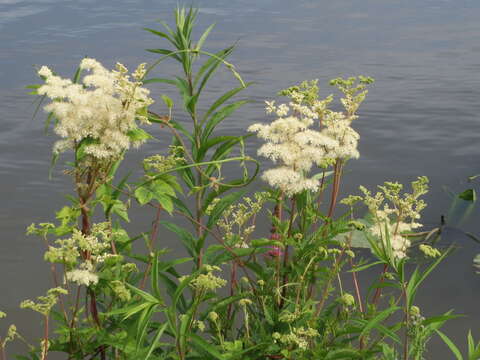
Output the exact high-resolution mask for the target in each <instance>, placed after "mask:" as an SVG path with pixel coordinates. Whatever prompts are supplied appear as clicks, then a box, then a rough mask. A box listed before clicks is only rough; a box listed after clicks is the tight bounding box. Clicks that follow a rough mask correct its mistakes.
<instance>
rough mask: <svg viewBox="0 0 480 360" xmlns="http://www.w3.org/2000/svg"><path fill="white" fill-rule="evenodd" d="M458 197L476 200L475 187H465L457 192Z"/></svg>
mask: <svg viewBox="0 0 480 360" xmlns="http://www.w3.org/2000/svg"><path fill="white" fill-rule="evenodd" d="M458 197H459V198H460V199H462V200H465V201H471V202H475V201H477V193H476V192H475V189H467V190H465V191H464V192H462V193H460V194H458Z"/></svg>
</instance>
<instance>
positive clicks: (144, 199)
mask: <svg viewBox="0 0 480 360" xmlns="http://www.w3.org/2000/svg"><path fill="white" fill-rule="evenodd" d="M134 194H135V198H136V199H137V201H138V202H139V203H140V205H145V204H147V203H148V202H150V201H151V200H152V199H153V192H152V191H151V190H150V189H149V188H148V186H139V187H137V188H136V189H135V192H134Z"/></svg>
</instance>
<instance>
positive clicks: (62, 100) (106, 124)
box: [37, 58, 153, 159]
mask: <svg viewBox="0 0 480 360" xmlns="http://www.w3.org/2000/svg"><path fill="white" fill-rule="evenodd" d="M80 70H81V71H83V72H87V75H85V76H84V77H83V78H82V79H81V82H79V83H73V82H72V81H71V80H70V79H63V78H61V77H60V76H57V75H55V74H54V73H53V72H52V71H51V70H50V69H49V68H48V67H46V66H42V67H41V69H40V70H39V71H38V74H39V75H40V76H41V77H42V78H43V79H44V80H45V84H44V85H42V86H41V87H40V88H39V89H38V91H37V92H38V94H39V95H45V96H47V97H48V98H50V99H51V100H52V102H51V103H50V104H48V105H46V106H45V108H44V109H45V111H46V112H48V113H50V112H51V113H53V115H54V116H55V118H56V119H57V120H58V122H57V124H56V125H55V128H54V131H55V133H56V134H57V135H59V136H60V137H61V138H62V140H59V141H57V142H56V143H55V145H54V152H56V153H61V152H63V151H65V150H67V149H74V148H75V146H76V145H79V144H80V143H81V142H82V141H83V140H85V141H87V142H88V143H87V144H86V146H85V148H84V152H85V154H88V155H91V156H93V157H95V158H97V159H106V158H111V157H116V156H118V155H120V154H121V153H122V152H123V151H124V150H127V149H128V148H130V146H131V145H134V146H138V145H140V144H141V143H142V142H143V141H144V140H139V139H138V137H136V138H135V139H132V138H131V134H132V131H134V130H136V129H137V124H136V121H135V120H136V119H138V120H140V121H141V122H144V123H147V122H148V121H147V118H146V117H145V116H144V115H145V114H146V108H147V107H148V106H149V105H150V104H152V103H153V100H152V99H151V98H150V97H149V90H148V89H145V88H143V87H142V82H141V79H142V78H143V76H144V74H145V64H141V65H139V67H138V68H137V69H136V70H135V72H134V73H133V74H132V79H130V75H128V70H127V68H125V66H123V65H122V64H119V63H117V66H116V70H112V71H109V70H107V69H106V68H104V67H103V66H102V64H100V63H99V62H98V61H96V60H94V59H90V58H85V59H83V60H82V62H81V63H80ZM142 114H143V115H142Z"/></svg>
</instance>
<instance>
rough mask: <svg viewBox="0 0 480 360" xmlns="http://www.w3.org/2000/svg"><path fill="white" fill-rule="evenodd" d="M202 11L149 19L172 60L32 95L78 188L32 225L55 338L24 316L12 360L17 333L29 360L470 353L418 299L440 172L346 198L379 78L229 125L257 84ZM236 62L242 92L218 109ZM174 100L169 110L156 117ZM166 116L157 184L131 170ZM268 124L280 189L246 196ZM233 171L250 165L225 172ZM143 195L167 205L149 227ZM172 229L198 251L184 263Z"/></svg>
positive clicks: (96, 67)
mask: <svg viewBox="0 0 480 360" xmlns="http://www.w3.org/2000/svg"><path fill="white" fill-rule="evenodd" d="M197 15H198V11H197V10H195V9H193V8H190V9H186V8H178V9H176V11H175V21H174V24H173V25H169V24H167V23H163V22H162V23H161V25H162V28H161V29H150V28H149V29H146V30H147V31H149V32H150V33H152V34H154V35H155V36H157V37H158V38H159V40H161V41H162V42H163V44H166V45H165V46H164V45H163V44H162V45H160V46H161V47H159V48H155V49H149V50H148V51H149V52H150V53H153V54H155V56H159V57H158V58H156V59H155V60H153V62H152V63H151V64H150V65H147V64H141V65H139V66H138V68H137V69H136V70H135V71H134V72H133V73H131V74H129V72H128V70H127V69H126V68H125V67H124V66H123V65H121V64H117V65H116V67H115V69H113V70H108V69H107V68H106V67H104V66H103V65H101V64H100V63H99V62H98V61H96V60H94V59H92V58H85V59H83V60H81V62H80V65H79V67H78V69H77V71H76V72H75V75H74V76H73V78H72V79H66V78H62V77H61V76H59V75H58V74H56V73H54V72H53V71H52V70H50V69H49V68H47V67H45V66H44V67H41V68H40V69H39V71H38V75H39V76H40V78H41V79H42V81H43V83H42V84H40V85H35V86H30V87H31V88H33V89H34V91H33V92H34V94H36V95H39V96H40V97H41V99H42V100H43V101H48V103H47V104H46V105H45V107H44V109H45V111H46V112H47V113H48V118H47V125H48V124H51V126H52V127H53V131H54V133H55V134H56V135H57V136H58V137H59V138H60V139H58V140H57V141H56V142H55V144H54V147H53V159H54V162H53V163H54V164H55V162H56V160H57V159H58V158H59V156H60V155H62V156H64V157H68V156H70V159H69V160H71V161H68V162H66V167H67V169H66V170H65V174H66V175H69V176H71V177H72V179H73V189H72V194H73V195H72V194H70V195H69V197H68V198H69V200H70V203H69V204H67V205H65V206H64V207H63V208H62V209H60V210H59V211H58V212H57V213H56V215H55V219H54V220H53V221H51V222H43V223H38V224H32V225H31V226H29V228H28V229H27V233H28V234H29V235H35V236H38V237H39V238H40V239H41V240H42V241H43V242H44V243H45V253H44V259H45V261H47V262H48V263H49V264H50V272H51V278H52V282H53V284H52V288H51V289H50V290H47V291H46V295H45V296H40V297H38V299H37V300H36V301H32V300H25V301H24V302H22V303H21V304H20V306H21V307H22V308H24V309H27V310H33V311H35V312H37V313H39V314H40V315H41V316H42V319H43V336H42V337H41V339H40V340H39V341H36V342H35V344H37V345H29V344H28V342H27V341H26V340H25V339H24V338H23V337H22V336H20V335H19V332H18V331H17V329H16V327H15V326H13V325H12V326H11V327H10V328H9V330H8V332H7V334H6V335H5V336H3V337H2V338H0V350H1V352H0V354H1V357H0V360H5V359H6V352H5V347H6V344H7V343H10V342H11V341H15V340H20V341H23V342H25V343H26V344H27V346H28V349H27V355H22V356H20V357H19V359H23V360H25V359H30V360H39V359H41V360H46V359H47V358H48V357H49V356H50V354H52V353H54V352H57V353H61V354H62V355H61V356H63V357H64V358H67V359H71V360H73V359H101V360H105V359H112V360H132V359H142V360H148V359H158V360H199V359H202V360H203V359H217V360H265V359H289V360H302V359H325V360H329V359H363V360H370V359H372V360H373V359H389V360H398V359H403V360H407V359H409V360H422V359H426V358H427V357H428V352H429V345H430V343H429V340H430V339H431V338H432V337H434V336H439V337H440V338H441V339H442V340H443V341H444V342H445V343H446V345H447V346H448V348H450V350H451V351H452V352H453V353H454V354H455V356H456V358H457V359H463V357H462V355H461V352H460V351H459V349H458V348H457V347H456V345H455V344H453V342H452V341H451V340H450V339H449V338H448V337H447V335H446V334H444V333H443V332H442V331H441V330H440V328H441V327H442V326H443V325H444V323H445V322H446V321H447V320H450V319H452V318H454V317H455V315H454V314H453V313H452V312H447V313H445V314H440V315H434V316H429V315H428V314H427V312H428V311H426V310H424V308H423V307H422V306H421V304H418V303H417V302H416V294H417V292H418V290H419V288H420V286H421V285H422V283H423V282H424V281H425V279H426V278H427V277H428V275H429V274H430V273H431V272H432V271H433V270H434V268H435V267H436V266H438V265H439V264H440V262H441V261H443V260H444V259H445V258H446V257H447V255H448V253H449V252H450V250H446V251H445V250H441V249H439V248H437V247H435V244H434V241H432V238H433V237H434V236H433V235H434V234H435V233H436V230H435V229H433V230H432V229H422V230H423V231H421V232H419V230H420V229H421V228H422V225H421V212H422V210H423V209H424V208H425V206H426V204H425V202H424V200H423V199H422V197H423V196H424V195H425V194H426V193H427V191H428V179H427V178H426V177H419V178H418V179H417V180H415V181H413V182H412V183H411V191H406V192H405V191H404V189H403V185H401V184H399V183H397V182H393V181H391V182H385V183H384V184H383V185H380V186H379V187H378V191H377V192H375V193H373V192H372V191H370V190H368V189H367V188H365V187H363V186H360V192H359V194H354V195H350V196H348V197H346V198H344V199H343V200H341V201H340V202H339V201H338V197H339V191H340V184H341V180H342V177H343V174H344V168H345V166H346V165H347V164H348V161H349V160H354V159H357V158H359V157H360V153H359V151H358V144H359V141H360V134H359V133H358V132H357V130H355V129H356V123H357V121H360V120H359V119H360V118H361V117H360V115H361V110H360V105H361V104H362V103H363V102H364V101H365V100H366V96H367V92H368V90H367V87H368V86H370V85H372V84H373V79H372V78H370V77H366V76H358V77H348V78H336V79H333V80H332V81H331V82H330V85H331V86H333V88H334V89H335V91H336V92H339V93H340V99H339V103H340V106H341V107H342V110H334V109H337V108H338V105H337V107H335V105H334V100H335V96H334V95H333V94H330V95H328V96H326V97H321V96H320V95H319V84H318V81H317V80H310V81H304V82H302V83H300V84H299V85H294V86H291V87H289V88H287V89H284V90H281V91H280V92H279V93H278V96H281V97H282V98H283V99H286V100H285V101H279V100H268V101H266V112H267V115H268V116H269V117H270V119H271V121H268V119H262V120H261V121H260V122H258V123H256V124H253V125H251V126H249V127H248V132H249V133H248V134H234V135H228V134H227V135H226V134H222V135H219V134H218V131H217V129H218V126H219V125H220V124H221V123H222V122H224V121H228V120H229V119H230V118H231V117H239V118H240V116H241V115H239V113H238V112H237V110H238V109H240V108H241V107H242V106H243V105H246V104H247V103H248V101H247V100H245V99H240V100H236V99H235V96H237V95H238V94H240V93H241V91H242V90H244V89H245V88H246V87H248V86H250V83H248V82H245V81H244V80H243V78H242V76H241V75H240V73H239V72H238V71H237V70H236V68H235V66H234V65H233V64H231V63H230V62H228V61H227V59H228V56H229V55H230V54H231V53H232V51H233V50H234V46H229V47H226V48H224V49H220V50H218V49H217V50H213V51H207V50H205V47H206V45H205V43H206V40H207V38H208V36H209V35H210V33H211V32H212V30H213V28H214V26H213V25H211V26H209V27H208V28H207V29H206V30H204V32H203V33H202V34H201V35H200V36H197V34H196V24H195V22H196V17H197ZM163 61H174V62H176V63H178V65H179V69H180V71H179V74H178V75H177V76H175V77H173V78H165V77H162V75H161V64H162V63H163ZM220 67H224V68H225V69H226V70H227V71H228V72H229V73H230V74H231V75H233V79H232V81H233V82H234V83H235V86H236V87H233V88H232V89H231V90H228V91H227V92H226V93H224V94H219V96H218V97H217V98H216V99H215V100H214V101H213V102H211V103H206V102H205V101H204V98H203V94H204V91H205V89H207V88H208V84H209V82H210V79H211V78H212V77H213V76H214V75H215V73H216V71H217V69H218V68H220ZM150 83H159V84H162V85H165V86H174V88H176V90H177V91H178V95H179V98H180V104H179V105H178V106H177V107H175V106H176V105H175V104H174V102H173V100H172V99H171V98H170V97H168V96H166V95H165V94H151V93H150V91H149V90H148V89H147V87H148V84H150ZM165 91H167V90H165ZM157 97H158V98H161V99H162V103H163V105H162V110H160V112H161V113H154V112H152V111H151V110H150V109H149V106H150V105H151V104H152V103H153V99H156V98H157ZM179 111H183V112H184V113H185V115H186V116H183V117H178V118H176V116H175V115H176V114H177V113H178V112H179ZM261 116H262V115H261V114H259V117H261ZM180 119H186V120H180ZM365 121H368V119H366V120H365ZM151 124H157V125H160V126H157V130H158V128H159V129H160V131H161V132H160V135H158V136H168V137H169V138H171V144H170V146H168V147H165V148H160V149H158V151H157V153H156V154H150V155H149V156H146V157H145V158H144V159H143V161H142V162H141V164H138V166H139V169H140V170H143V173H142V172H140V173H141V174H142V175H141V176H140V177H139V178H137V179H132V176H131V175H130V174H127V175H126V176H124V177H119V175H118V173H119V172H118V169H119V168H120V167H121V166H122V160H123V157H124V155H125V153H126V152H127V151H128V150H129V149H131V148H132V147H138V146H139V145H141V144H142V143H144V142H146V141H154V140H155V137H153V136H152V135H150V134H149V133H147V131H146V130H145V129H144V127H145V128H149V127H148V126H149V125H151ZM150 128H152V127H150ZM150 131H153V130H150ZM254 134H255V135H257V137H258V138H259V139H260V140H261V141H262V144H261V145H260V146H259V148H258V150H257V155H258V156H260V157H262V158H264V159H267V160H269V161H270V164H268V165H267V166H268V168H266V169H265V170H262V172H261V179H259V180H261V181H258V182H256V183H255V184H256V185H257V187H258V186H261V187H263V188H264V189H263V191H256V190H258V189H248V188H246V186H247V185H249V184H250V183H252V181H253V180H255V178H256V176H257V174H258V173H259V172H260V162H259V161H258V160H255V159H254V158H253V157H251V156H249V155H247V154H246V150H245V148H246V147H245V142H246V141H247V139H248V137H249V136H252V135H254ZM228 163H230V164H237V165H240V170H241V171H240V173H235V174H233V175H232V174H231V173H230V172H227V171H225V170H224V165H225V164H228ZM272 164H273V165H272ZM57 166H58V165H57ZM249 190H250V192H251V193H252V194H250V195H248V194H247V191H249ZM133 202H136V203H138V205H139V206H145V207H149V208H151V209H152V210H153V215H152V217H153V219H152V221H151V226H150V227H148V228H146V229H144V230H143V231H142V232H141V233H139V234H136V235H130V233H129V224H128V223H129V221H130V212H131V211H132V203H133ZM338 203H340V204H341V205H340V206H337V205H338ZM340 211H342V213H340ZM177 220H178V221H177ZM265 224H266V226H265ZM259 225H264V226H259ZM166 236H175V237H176V239H178V240H179V242H181V244H182V245H183V247H184V249H185V255H184V256H183V255H182V256H179V257H172V255H171V253H170V251H169V249H166V248H164V246H163V244H162V240H164V239H165V237H166ZM137 240H140V241H137ZM142 240H143V243H142ZM135 242H137V243H135ZM360 247H364V248H365V247H366V248H368V249H369V250H370V252H369V254H367V255H365V252H361V251H360V250H359V249H358V248H360ZM362 254H363V256H362ZM419 258H421V259H422V261H421V262H418V263H416V260H417V259H419ZM407 265H408V266H407ZM366 269H370V270H376V271H378V276H376V277H375V279H374V280H373V282H365V281H362V278H361V277H360V275H361V274H362V271H364V270H366ZM4 316H5V315H4V313H2V312H0V318H2V317H4ZM52 322H53V324H52ZM467 341H468V359H471V360H473V359H477V358H478V354H479V348H480V346H479V345H478V344H475V342H474V340H473V337H472V335H471V334H469V335H468V338H467Z"/></svg>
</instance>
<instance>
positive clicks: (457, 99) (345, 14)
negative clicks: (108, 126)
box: [0, 0, 480, 358]
mask: <svg viewBox="0 0 480 360" xmlns="http://www.w3.org/2000/svg"><path fill="white" fill-rule="evenodd" d="M176 3H177V1H173V0H164V1H154V0H130V1H127V0H115V1H113V0H104V1H101V2H99V1H95V0H75V1H66V0H30V1H27V0H0V120H1V132H0V152H1V154H2V155H1V158H0V175H1V178H0V179H1V180H0V181H1V182H2V184H1V185H2V186H1V187H0V192H1V199H2V205H3V206H2V207H1V209H0V228H1V229H2V240H1V242H0V273H2V275H3V276H2V279H1V281H0V294H1V297H0V299H1V307H2V310H5V311H6V312H8V313H10V315H11V316H10V321H13V319H20V320H19V321H17V320H15V321H16V322H17V323H18V324H19V327H20V328H22V327H23V328H25V327H26V328H28V321H29V319H30V314H25V312H19V311H17V310H15V308H16V306H17V304H18V303H19V302H20V301H21V300H23V299H25V298H29V297H34V296H36V295H38V294H40V293H42V292H43V291H44V289H45V288H46V287H47V286H48V283H47V281H48V279H47V277H46V276H45V277H40V276H39V275H38V274H42V271H44V273H45V274H46V273H47V272H46V270H47V267H46V266H45V265H44V264H43V263H42V253H43V246H42V244H41V243H39V242H38V241H37V240H35V239H32V238H26V237H25V235H24V229H25V228H26V226H27V225H28V224H30V223H31V222H32V221H48V220H51V218H52V216H53V213H54V211H55V210H58V209H59V208H60V206H61V205H62V204H63V203H64V202H65V200H64V198H63V194H65V192H66V191H68V189H69V186H70V183H69V180H68V179H66V178H64V177H62V176H61V167H58V170H57V171H56V174H55V176H54V178H53V180H50V181H49V180H48V173H47V168H48V164H49V159H50V148H51V145H52V143H53V137H52V136H45V135H44V134H43V124H42V121H41V119H40V118H37V119H35V120H32V114H33V112H34V109H35V104H33V99H32V98H31V97H29V96H28V95H26V91H25V89H24V85H26V84H31V83H34V82H35V81H36V79H35V76H34V68H33V66H34V65H42V64H48V65H51V66H52V67H53V68H55V69H56V70H57V71H58V72H59V73H60V74H62V75H64V76H67V75H69V74H71V73H72V72H73V69H74V67H75V65H76V64H78V62H79V61H80V59H81V58H82V57H84V56H92V57H96V58H98V59H99V60H100V61H102V62H104V63H105V64H107V65H109V66H111V65H113V64H114V62H115V61H121V62H123V63H125V64H126V65H127V66H129V67H133V66H135V65H136V64H138V63H139V62H143V61H152V60H153V59H154V57H153V56H152V54H148V53H147V52H145V51H144V49H146V48H155V47H160V46H161V45H164V44H159V40H158V38H155V37H153V36H151V35H150V34H148V33H146V32H145V31H142V30H141V28H142V27H156V26H157V24H156V23H155V21H157V20H158V19H162V20H170V19H171V11H172V9H173V7H174V6H175V5H176ZM195 4H197V5H198V6H200V7H201V8H202V10H201V14H200V18H199V21H200V24H199V25H200V27H205V26H206V25H208V24H209V23H212V22H217V29H216V31H215V32H213V33H212V35H211V38H210V43H209V46H210V47H211V49H213V50H215V49H219V48H220V47H222V46H226V45H229V44H231V43H233V42H235V41H237V40H239V44H238V49H237V51H236V53H235V54H234V56H233V59H232V60H233V62H234V63H235V64H236V65H237V67H238V69H239V70H240V72H241V73H242V75H243V76H244V77H245V79H246V80H249V81H250V80H253V81H255V82H256V85H255V86H252V87H251V88H249V89H248V90H247V91H246V94H247V95H248V97H249V98H251V99H253V100H254V103H253V104H251V105H249V106H248V107H246V108H244V111H242V112H241V113H239V114H237V115H236V118H234V119H232V121H231V122H230V123H228V122H227V123H226V124H225V125H224V128H223V129H222V131H225V132H229V133H234V134H240V133H243V132H244V129H245V128H246V127H247V126H248V125H249V124H251V123H252V122H254V121H258V120H259V119H262V118H263V110H262V107H263V105H262V103H263V100H265V99H267V98H270V97H272V95H273V94H275V93H276V91H277V90H279V89H281V88H285V87H287V86H289V85H291V84H292V83H294V82H298V81H300V80H304V79H311V78H319V79H320V82H321V84H322V83H323V84H325V81H326V80H328V79H330V78H333V77H336V76H339V75H343V76H348V75H356V74H365V75H370V76H372V77H374V78H376V80H377V82H376V84H375V85H374V86H373V87H372V89H371V91H370V94H369V96H368V98H367V101H366V102H365V103H364V105H363V107H362V111H361V113H360V115H361V118H360V119H359V121H358V122H357V127H358V130H359V132H360V133H361V135H362V139H361V145H360V152H361V158H360V160H358V161H355V162H351V163H350V164H349V169H350V170H351V172H350V173H349V174H348V175H347V177H346V180H345V184H344V192H352V191H355V189H356V187H357V185H358V184H364V185H366V186H367V187H370V188H372V187H373V186H374V185H375V184H378V183H382V182H383V181H384V180H391V179H396V180H399V181H401V182H404V183H405V182H409V181H411V180H412V179H413V178H414V177H416V176H417V175H427V176H429V177H430V179H431V184H432V191H431V195H430V196H429V199H428V201H429V204H430V206H429V207H428V208H427V210H426V219H425V221H426V223H429V224H431V225H432V226H437V225H438V222H439V219H440V215H441V214H445V213H446V212H447V211H448V207H449V204H450V199H449V198H448V196H447V195H446V194H445V193H444V192H443V191H442V185H447V186H449V187H452V188H456V187H458V189H456V190H462V189H461V186H460V185H459V183H460V182H461V181H464V179H466V178H467V176H469V175H472V174H476V173H479V172H480V169H479V165H478V164H479V162H478V159H479V158H480V146H478V143H479V141H478V137H479V135H478V134H479V131H478V129H479V121H480V119H479V118H478V114H479V112H480V111H479V110H480V109H479V108H480V105H479V104H480V102H479V101H478V99H479V98H480V78H479V76H478V73H479V70H480V56H479V53H480V46H479V44H478V41H477V39H478V36H479V34H480V23H479V22H478V16H479V15H480V3H479V2H478V1H476V0H455V1H453V0H452V1H439V0H404V1H395V0H392V1H390V0H389V1H385V0H365V1H362V2H352V1H347V0H336V1H327V0H321V1H312V0H299V1H288V0H263V1H253V0H231V1H229V2H225V1H220V0H203V1H197V2H195ZM176 70H177V69H176V68H175V66H174V64H172V63H165V64H164V65H162V66H161V67H160V71H161V72H162V73H163V74H164V75H172V74H174V73H175V71H176ZM219 79H220V80H219V81H217V82H216V83H214V84H213V86H212V88H211V92H210V93H209V94H206V97H207V98H211V97H212V96H213V95H214V93H218V92H220V91H222V90H225V89H227V88H228V87H229V86H231V84H232V83H231V82H230V74H229V73H228V72H224V73H221V76H220V77H219ZM322 91H323V94H325V95H327V94H329V92H330V89H329V88H328V87H327V86H323V87H322ZM160 92H164V93H169V94H172V90H171V89H168V88H161V87H155V88H154V95H156V96H157V97H158V95H159V94H160ZM156 136H157V137H159V138H161V139H162V142H161V143H160V144H159V143H152V144H150V145H148V146H146V147H144V148H142V150H141V152H134V153H132V154H131V155H130V156H129V159H128V161H127V163H126V166H127V167H131V168H136V167H137V164H138V161H139V160H140V159H141V158H142V157H143V156H144V155H145V154H150V153H153V152H155V151H156V149H159V148H160V149H161V148H162V147H164V146H165V144H166V143H167V142H168V137H166V136H163V135H162V133H161V132H157V133H156ZM255 147H256V144H255V140H251V142H250V144H249V145H248V149H249V151H250V153H251V154H253V151H254V149H255ZM478 215H479V212H478V210H474V212H473V214H472V216H471V220H470V221H469V222H466V223H465V224H464V225H463V226H464V230H467V231H470V232H472V233H480V231H479V230H480V228H479V227H478V222H476V221H475V219H476V217H478ZM136 217H137V219H136V221H135V222H134V225H132V231H135V230H138V229H140V228H142V227H143V226H146V224H148V223H149V221H150V219H149V217H148V216H147V212H140V213H139V214H138V215H136ZM447 221H448V219H447ZM449 231H450V232H449ZM443 237H444V239H445V238H446V239H448V240H449V241H452V240H456V241H457V242H458V243H460V244H461V245H462V247H463V249H460V250H459V251H457V252H456V253H455V254H454V255H452V256H451V258H450V259H448V260H447V261H446V262H445V263H444V265H442V266H441V267H440V268H439V270H438V271H437V273H436V275H435V276H433V277H432V280H431V281H430V282H428V283H427V287H426V288H425V290H424V291H423V292H422V293H420V294H419V303H420V305H421V306H422V307H423V308H424V311H425V312H426V313H427V314H431V313H436V312H441V311H446V310H449V309H450V308H454V309H455V310H456V311H457V312H459V313H464V314H467V315H469V317H468V318H462V319H460V320H454V321H452V322H451V323H450V327H449V331H447V332H448V333H449V334H453V336H452V337H453V338H454V339H455V340H457V341H460V342H461V343H462V344H463V343H464V340H465V334H466V331H467V330H468V329H469V328H471V329H472V330H473V331H474V333H476V334H477V335H476V336H477V337H478V336H480V335H479V334H480V326H479V325H478V322H477V321H476V319H478V317H479V315H480V308H479V307H478V306H477V304H478V299H480V286H479V280H480V279H478V275H476V274H474V272H473V271H472V266H471V261H472V258H473V256H474V255H475V254H476V253H477V252H480V247H479V246H478V245H476V244H474V243H473V242H472V241H471V240H468V239H467V238H466V237H465V236H463V235H462V233H461V232H458V231H455V230H454V229H453V228H452V230H448V229H447V231H446V233H445V234H444V236H443ZM168 241H169V240H168V239H165V240H164V242H165V243H166V244H168V245H171V246H176V245H175V243H173V242H172V243H171V244H170V243H168ZM437 299H442V301H438V300H437ZM22 325H23V326H22ZM4 326H5V325H3V323H2V328H3V327H4ZM32 331H33V330H32ZM27 333H28V331H27ZM436 351H438V354H440V353H442V354H443V352H442V348H441V346H440V345H439V348H438V350H436ZM434 355H435V353H432V354H431V355H429V356H434ZM432 358H433V357H432ZM440 358H444V357H442V356H440Z"/></svg>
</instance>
